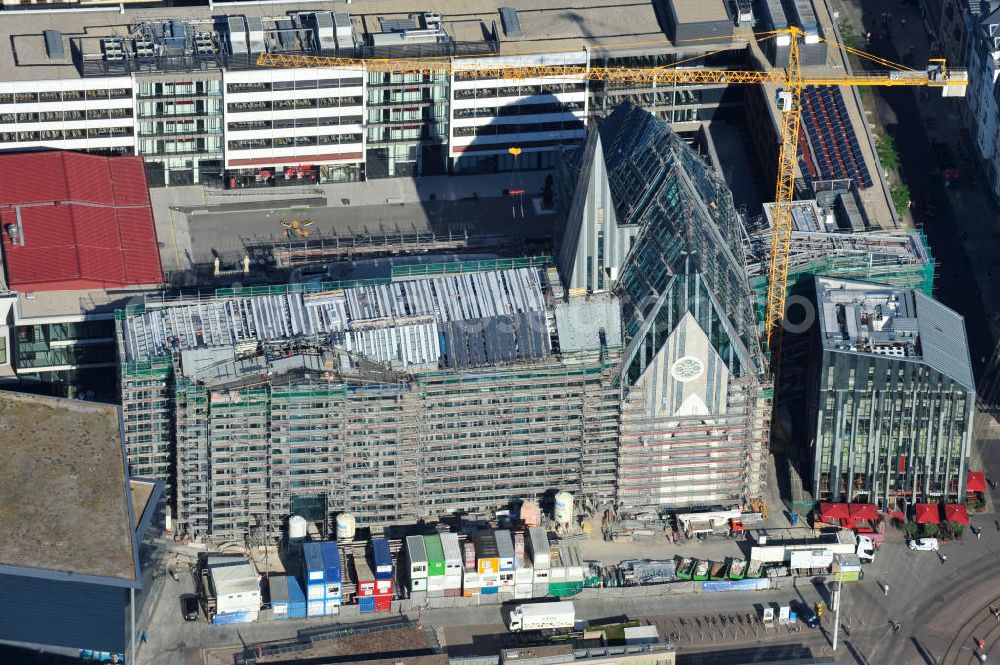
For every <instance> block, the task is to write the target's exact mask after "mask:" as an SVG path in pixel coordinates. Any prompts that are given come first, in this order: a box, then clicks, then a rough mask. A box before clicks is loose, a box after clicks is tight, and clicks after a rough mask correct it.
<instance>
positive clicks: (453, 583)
mask: <svg viewBox="0 0 1000 665" xmlns="http://www.w3.org/2000/svg"><path fill="white" fill-rule="evenodd" d="M444 588H445V589H461V588H462V573H458V574H457V575H445V576H444Z"/></svg>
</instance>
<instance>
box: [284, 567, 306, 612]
mask: <svg viewBox="0 0 1000 665" xmlns="http://www.w3.org/2000/svg"><path fill="white" fill-rule="evenodd" d="M305 615H306V595H305V593H303V591H302V585H300V584H299V578H297V577H289V578H288V618H289V619H299V618H301V617H304V616H305Z"/></svg>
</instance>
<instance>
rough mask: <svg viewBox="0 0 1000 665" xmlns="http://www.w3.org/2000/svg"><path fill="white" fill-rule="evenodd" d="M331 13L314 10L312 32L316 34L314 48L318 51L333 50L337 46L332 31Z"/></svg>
mask: <svg viewBox="0 0 1000 665" xmlns="http://www.w3.org/2000/svg"><path fill="white" fill-rule="evenodd" d="M333 21H334V19H333V14H331V13H330V12H316V13H315V14H313V23H314V25H315V27H314V32H313V34H315V35H316V37H315V39H316V48H317V49H318V50H320V51H334V50H336V48H337V40H336V38H335V37H334V31H333Z"/></svg>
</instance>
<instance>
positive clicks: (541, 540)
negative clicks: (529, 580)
mask: <svg viewBox="0 0 1000 665" xmlns="http://www.w3.org/2000/svg"><path fill="white" fill-rule="evenodd" d="M525 544H526V545H527V546H528V555H529V557H530V559H531V567H532V568H534V569H535V571H536V572H537V571H539V570H548V568H549V566H550V565H551V556H550V554H549V537H548V535H547V534H546V533H545V529H543V528H542V527H540V526H534V527H531V528H530V529H528V538H527V540H526V541H525Z"/></svg>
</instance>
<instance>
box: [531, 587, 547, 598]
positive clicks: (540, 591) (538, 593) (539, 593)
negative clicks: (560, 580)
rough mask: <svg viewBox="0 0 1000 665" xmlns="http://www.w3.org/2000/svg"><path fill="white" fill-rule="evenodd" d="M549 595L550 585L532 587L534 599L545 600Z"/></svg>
mask: <svg viewBox="0 0 1000 665" xmlns="http://www.w3.org/2000/svg"><path fill="white" fill-rule="evenodd" d="M548 595H549V585H548V584H532V585H531V596H532V597H533V598H545V597H546V596H548Z"/></svg>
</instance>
